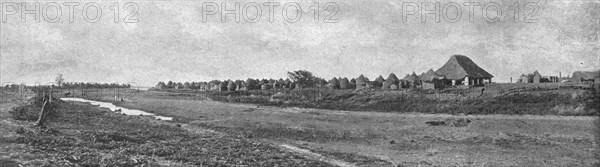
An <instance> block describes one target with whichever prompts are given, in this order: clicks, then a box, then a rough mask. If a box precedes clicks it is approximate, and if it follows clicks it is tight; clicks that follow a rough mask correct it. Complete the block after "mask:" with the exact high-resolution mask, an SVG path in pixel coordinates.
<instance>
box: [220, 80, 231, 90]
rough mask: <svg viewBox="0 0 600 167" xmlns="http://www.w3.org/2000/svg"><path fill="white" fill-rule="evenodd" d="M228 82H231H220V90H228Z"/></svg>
mask: <svg viewBox="0 0 600 167" xmlns="http://www.w3.org/2000/svg"><path fill="white" fill-rule="evenodd" d="M228 83H229V82H227V81H225V82H221V83H219V88H218V90H219V91H227V84H228Z"/></svg>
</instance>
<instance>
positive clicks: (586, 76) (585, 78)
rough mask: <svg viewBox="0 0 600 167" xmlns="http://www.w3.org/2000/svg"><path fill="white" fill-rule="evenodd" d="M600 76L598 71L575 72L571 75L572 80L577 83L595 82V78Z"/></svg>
mask: <svg viewBox="0 0 600 167" xmlns="http://www.w3.org/2000/svg"><path fill="white" fill-rule="evenodd" d="M597 76H600V70H598V71H575V72H573V74H572V75H571V80H572V81H575V82H594V78H595V77H597Z"/></svg>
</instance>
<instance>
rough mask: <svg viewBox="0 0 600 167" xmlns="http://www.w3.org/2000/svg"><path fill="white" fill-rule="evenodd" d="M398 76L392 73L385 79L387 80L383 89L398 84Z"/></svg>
mask: <svg viewBox="0 0 600 167" xmlns="http://www.w3.org/2000/svg"><path fill="white" fill-rule="evenodd" d="M398 81H399V80H398V77H396V74H394V73H391V74H390V75H389V76H388V77H387V79H386V80H385V82H383V85H382V86H383V87H382V88H383V89H390V88H391V86H392V85H397V84H398Z"/></svg>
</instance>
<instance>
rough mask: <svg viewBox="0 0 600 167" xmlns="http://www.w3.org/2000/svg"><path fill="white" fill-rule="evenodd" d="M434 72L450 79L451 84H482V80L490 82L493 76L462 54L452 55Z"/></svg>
mask: <svg viewBox="0 0 600 167" xmlns="http://www.w3.org/2000/svg"><path fill="white" fill-rule="evenodd" d="M435 72H436V73H438V74H440V75H443V76H445V77H446V79H449V80H451V83H452V85H463V84H464V85H483V82H484V80H488V82H492V77H494V76H493V75H492V74H490V73H488V72H487V71H485V70H483V69H482V68H481V67H479V66H478V65H477V64H475V62H473V60H471V59H470V58H468V57H467V56H463V55H453V56H452V57H450V60H448V62H446V64H444V65H443V66H442V67H441V68H440V69H438V70H437V71H435Z"/></svg>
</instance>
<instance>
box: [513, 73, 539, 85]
mask: <svg viewBox="0 0 600 167" xmlns="http://www.w3.org/2000/svg"><path fill="white" fill-rule="evenodd" d="M517 82H518V83H540V82H542V75H541V74H540V73H539V72H538V71H537V70H536V71H534V72H533V73H530V74H521V77H519V79H518V80H517Z"/></svg>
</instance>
